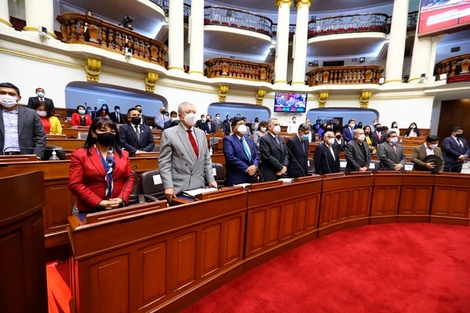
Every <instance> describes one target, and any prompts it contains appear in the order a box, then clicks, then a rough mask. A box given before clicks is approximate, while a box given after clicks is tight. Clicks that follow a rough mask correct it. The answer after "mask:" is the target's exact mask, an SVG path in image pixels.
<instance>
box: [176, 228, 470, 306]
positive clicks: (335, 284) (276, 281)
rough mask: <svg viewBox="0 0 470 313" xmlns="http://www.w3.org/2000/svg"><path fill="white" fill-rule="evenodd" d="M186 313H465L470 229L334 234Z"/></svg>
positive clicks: (469, 278) (248, 276) (469, 292)
mask: <svg viewBox="0 0 470 313" xmlns="http://www.w3.org/2000/svg"><path fill="white" fill-rule="evenodd" d="M182 312H183V313H199V312H201V313H210V312H217V313H223V312H236V313H250V312H256V313H265V312H270V313H275V312H289V313H292V312H309V313H310V312H312V313H314V312H315V313H316V312H328V313H334V312H351V313H361V312H368V313H370V312H373V313H380V312H387V313H395V312H396V313H407V312H409V313H459V312H461V313H468V312H470V228H469V227H462V226H449V225H437V224H383V225H370V226H365V227H359V228H353V229H349V230H345V231H340V232H336V233H333V234H330V235H328V236H325V237H323V238H320V239H317V240H314V241H312V242H310V243H308V244H305V245H303V246H301V247H299V248H297V249H295V250H292V251H290V252H289V253H286V254H284V255H282V256H280V257H278V258H275V259H273V260H271V261H269V262H267V263H265V264H263V265H261V266H259V267H257V268H255V269H253V270H251V271H249V272H247V273H245V274H244V275H242V276H240V277H238V278H236V279H235V280H233V281H231V282H229V283H228V284H226V285H224V286H223V287H221V288H219V289H218V290H216V291H214V292H212V293H211V294H209V295H208V296H206V297H205V298H203V299H201V300H200V301H199V302H197V303H195V304H193V305H192V306H190V307H189V308H187V309H186V310H184V311H182Z"/></svg>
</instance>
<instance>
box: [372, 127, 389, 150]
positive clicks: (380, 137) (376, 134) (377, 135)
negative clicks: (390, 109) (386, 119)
mask: <svg viewBox="0 0 470 313" xmlns="http://www.w3.org/2000/svg"><path fill="white" fill-rule="evenodd" d="M374 127H375V129H374V131H373V132H372V133H371V134H370V140H372V146H373V147H377V145H378V144H381V143H382V142H384V141H385V134H384V133H383V131H382V124H380V123H376V124H375V126H374Z"/></svg>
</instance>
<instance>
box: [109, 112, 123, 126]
mask: <svg viewBox="0 0 470 313" xmlns="http://www.w3.org/2000/svg"><path fill="white" fill-rule="evenodd" d="M118 115H119V121H118V120H117V116H118ZM109 118H110V119H111V120H112V121H113V122H114V123H117V124H125V123H127V118H126V115H125V114H121V113H116V112H111V113H109Z"/></svg>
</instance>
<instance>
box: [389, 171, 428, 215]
mask: <svg viewBox="0 0 470 313" xmlns="http://www.w3.org/2000/svg"><path fill="white" fill-rule="evenodd" d="M433 186H434V176H433V175H432V174H431V173H428V172H406V173H405V174H404V175H403V180H402V187H401V197H400V206H399V209H398V214H399V216H398V221H399V222H429V214H430V209H431V201H432V193H433Z"/></svg>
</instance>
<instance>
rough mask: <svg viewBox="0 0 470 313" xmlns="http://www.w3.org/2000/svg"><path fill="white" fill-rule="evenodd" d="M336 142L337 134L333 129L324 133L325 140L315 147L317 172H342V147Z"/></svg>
mask: <svg viewBox="0 0 470 313" xmlns="http://www.w3.org/2000/svg"><path fill="white" fill-rule="evenodd" d="M335 142H336V140H335V134H334V133H333V132H332V131H327V132H326V133H325V134H324V135H323V142H322V143H321V144H320V145H319V146H318V147H317V148H316V149H315V158H314V159H313V161H314V162H315V173H317V174H320V175H324V174H331V173H339V172H340V170H341V166H340V162H339V149H340V147H339V145H337V144H335Z"/></svg>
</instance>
